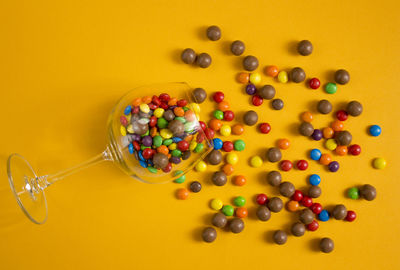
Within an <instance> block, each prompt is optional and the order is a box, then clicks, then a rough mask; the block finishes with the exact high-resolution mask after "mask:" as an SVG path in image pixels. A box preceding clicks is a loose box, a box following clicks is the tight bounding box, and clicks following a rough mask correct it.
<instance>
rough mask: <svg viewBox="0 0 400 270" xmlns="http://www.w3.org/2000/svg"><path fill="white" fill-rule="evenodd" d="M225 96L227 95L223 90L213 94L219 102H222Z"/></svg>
mask: <svg viewBox="0 0 400 270" xmlns="http://www.w3.org/2000/svg"><path fill="white" fill-rule="evenodd" d="M224 98H225V95H224V93H222V92H216V93H215V94H214V96H213V99H214V101H215V102H217V103H220V102H221V101H223V100H224Z"/></svg>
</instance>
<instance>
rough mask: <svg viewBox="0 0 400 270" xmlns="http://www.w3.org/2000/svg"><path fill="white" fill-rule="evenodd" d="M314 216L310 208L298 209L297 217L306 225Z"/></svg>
mask: <svg viewBox="0 0 400 270" xmlns="http://www.w3.org/2000/svg"><path fill="white" fill-rule="evenodd" d="M314 218H315V215H314V213H313V211H311V210H310V209H308V208H304V209H303V210H301V211H300V214H299V219H300V221H301V222H302V223H304V224H306V225H308V224H310V223H311V222H313V220H314Z"/></svg>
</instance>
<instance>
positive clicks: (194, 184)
mask: <svg viewBox="0 0 400 270" xmlns="http://www.w3.org/2000/svg"><path fill="white" fill-rule="evenodd" d="M189 188H190V191H191V192H194V193H197V192H200V190H201V184H200V182H198V181H193V182H192V183H190V186H189Z"/></svg>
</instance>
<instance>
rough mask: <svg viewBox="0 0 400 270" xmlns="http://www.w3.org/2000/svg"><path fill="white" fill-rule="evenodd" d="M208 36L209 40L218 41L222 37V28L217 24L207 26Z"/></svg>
mask: <svg viewBox="0 0 400 270" xmlns="http://www.w3.org/2000/svg"><path fill="white" fill-rule="evenodd" d="M207 37H208V39H209V40H212V41H217V40H219V39H220V38H221V29H220V28H219V27H218V26H216V25H212V26H210V27H208V28H207Z"/></svg>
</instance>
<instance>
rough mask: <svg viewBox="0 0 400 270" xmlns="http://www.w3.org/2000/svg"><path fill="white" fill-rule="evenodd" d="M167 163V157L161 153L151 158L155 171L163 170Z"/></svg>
mask: <svg viewBox="0 0 400 270" xmlns="http://www.w3.org/2000/svg"><path fill="white" fill-rule="evenodd" d="M168 162H169V161H168V157H167V156H166V155H165V154H163V153H156V154H154V156H153V164H154V168H156V169H164V168H165V167H166V166H167V165H168Z"/></svg>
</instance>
